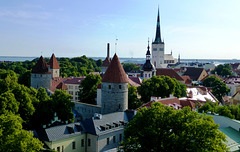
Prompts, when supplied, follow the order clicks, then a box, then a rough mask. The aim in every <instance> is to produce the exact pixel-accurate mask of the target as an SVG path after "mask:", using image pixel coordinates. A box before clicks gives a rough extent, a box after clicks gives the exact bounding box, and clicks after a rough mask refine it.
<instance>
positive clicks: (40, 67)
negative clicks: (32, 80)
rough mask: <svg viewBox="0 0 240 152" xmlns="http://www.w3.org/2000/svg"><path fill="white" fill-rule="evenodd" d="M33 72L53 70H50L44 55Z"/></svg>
mask: <svg viewBox="0 0 240 152" xmlns="http://www.w3.org/2000/svg"><path fill="white" fill-rule="evenodd" d="M32 73H37V74H47V73H51V71H48V65H47V63H46V61H45V60H44V58H43V57H42V56H41V57H40V58H39V60H38V62H37V63H36V65H35V66H34V67H33V69H32Z"/></svg>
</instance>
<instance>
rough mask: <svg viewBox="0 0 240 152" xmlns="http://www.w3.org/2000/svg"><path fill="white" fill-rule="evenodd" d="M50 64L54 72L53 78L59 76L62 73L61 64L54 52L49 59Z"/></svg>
mask: <svg viewBox="0 0 240 152" xmlns="http://www.w3.org/2000/svg"><path fill="white" fill-rule="evenodd" d="M48 65H49V66H50V70H51V72H52V78H55V77H59V75H60V66H59V64H58V61H57V59H56V57H55V55H54V53H53V54H52V57H51V59H50V60H49V63H48Z"/></svg>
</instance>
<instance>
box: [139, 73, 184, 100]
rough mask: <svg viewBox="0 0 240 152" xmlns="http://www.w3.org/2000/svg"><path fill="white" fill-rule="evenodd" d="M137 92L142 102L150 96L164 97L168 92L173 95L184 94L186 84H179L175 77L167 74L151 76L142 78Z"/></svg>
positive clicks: (167, 95) (180, 95) (181, 95)
mask: <svg viewBox="0 0 240 152" xmlns="http://www.w3.org/2000/svg"><path fill="white" fill-rule="evenodd" d="M138 92H139V94H140V95H141V100H142V101H143V102H145V103H146V102H149V101H150V98H151V96H155V97H162V98H166V97H169V95H170V94H173V95H174V96H175V97H183V96H186V85H184V84H181V83H180V82H178V81H177V80H176V79H175V78H170V77H168V76H163V75H161V76H153V77H152V78H150V79H148V80H144V81H143V83H142V84H141V86H140V87H138Z"/></svg>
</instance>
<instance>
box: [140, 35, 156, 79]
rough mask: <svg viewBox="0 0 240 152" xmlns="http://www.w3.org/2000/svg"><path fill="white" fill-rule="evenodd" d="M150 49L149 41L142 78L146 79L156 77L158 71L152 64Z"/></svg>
mask: <svg viewBox="0 0 240 152" xmlns="http://www.w3.org/2000/svg"><path fill="white" fill-rule="evenodd" d="M149 49H150V47H149V40H148V47H147V53H146V62H145V63H144V64H143V66H142V69H141V77H143V78H144V79H149V78H151V77H152V76H153V75H156V69H155V67H154V65H153V64H152V63H151V59H150V58H151V54H150V50H149Z"/></svg>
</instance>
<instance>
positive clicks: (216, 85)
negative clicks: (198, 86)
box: [203, 76, 230, 101]
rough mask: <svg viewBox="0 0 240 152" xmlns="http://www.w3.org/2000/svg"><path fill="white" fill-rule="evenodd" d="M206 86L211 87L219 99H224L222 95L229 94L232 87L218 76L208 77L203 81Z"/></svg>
mask: <svg viewBox="0 0 240 152" xmlns="http://www.w3.org/2000/svg"><path fill="white" fill-rule="evenodd" d="M203 85H204V86H205V87H211V88H212V93H213V95H214V96H215V97H216V98H217V99H218V100H219V101H222V97H223V96H225V95H227V94H228V93H229V92H230V89H229V88H228V87H227V85H226V84H225V83H223V82H222V81H221V80H220V79H219V78H217V77H216V76H210V77H207V78H206V79H205V80H204V81H203Z"/></svg>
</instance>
